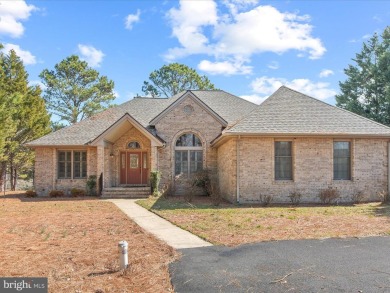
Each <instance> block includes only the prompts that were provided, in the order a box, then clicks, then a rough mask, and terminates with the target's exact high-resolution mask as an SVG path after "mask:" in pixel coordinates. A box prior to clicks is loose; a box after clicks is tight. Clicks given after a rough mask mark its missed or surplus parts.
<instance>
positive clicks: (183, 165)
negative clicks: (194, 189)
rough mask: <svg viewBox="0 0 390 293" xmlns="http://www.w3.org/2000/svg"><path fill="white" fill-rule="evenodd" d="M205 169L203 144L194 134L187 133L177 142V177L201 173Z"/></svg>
mask: <svg viewBox="0 0 390 293" xmlns="http://www.w3.org/2000/svg"><path fill="white" fill-rule="evenodd" d="M202 169H203V148H202V142H201V140H200V139H199V137H197V136H196V135H195V134H193V133H185V134H183V135H181V136H180V137H179V138H178V139H177V140H176V145H175V175H179V174H185V175H190V174H191V173H196V172H199V171H201V170H202Z"/></svg>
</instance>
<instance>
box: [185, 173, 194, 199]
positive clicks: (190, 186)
mask: <svg viewBox="0 0 390 293" xmlns="http://www.w3.org/2000/svg"><path fill="white" fill-rule="evenodd" d="M184 183H185V187H186V192H185V193H184V199H185V201H186V202H192V199H193V198H194V195H195V188H196V185H194V178H193V176H190V177H189V178H187V179H185V181H184Z"/></svg>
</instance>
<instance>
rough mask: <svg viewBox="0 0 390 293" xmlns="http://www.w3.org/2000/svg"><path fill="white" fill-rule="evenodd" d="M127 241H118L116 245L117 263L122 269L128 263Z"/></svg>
mask: <svg viewBox="0 0 390 293" xmlns="http://www.w3.org/2000/svg"><path fill="white" fill-rule="evenodd" d="M128 246H129V245H128V243H127V242H126V241H124V240H122V241H119V244H118V247H119V265H120V268H121V270H124V269H126V268H127V266H128V264H129V257H128V254H127V248H128Z"/></svg>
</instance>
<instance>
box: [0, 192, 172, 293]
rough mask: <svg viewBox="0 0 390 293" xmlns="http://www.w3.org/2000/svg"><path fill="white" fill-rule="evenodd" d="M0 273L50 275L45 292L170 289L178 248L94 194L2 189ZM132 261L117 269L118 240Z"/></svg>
mask: <svg viewBox="0 0 390 293" xmlns="http://www.w3.org/2000/svg"><path fill="white" fill-rule="evenodd" d="M0 223H1V225H0V238H1V240H0V276H15V277H17V276H21V277H22V276H35V277H48V282H49V292H56V293H57V292H67V293H69V292H80V293H81V292H96V293H103V292H172V291H173V289H172V285H171V282H170V277H169V272H168V264H169V263H170V262H172V261H173V260H175V259H176V258H177V257H178V254H177V253H176V252H175V251H174V250H173V249H172V248H171V247H170V246H168V245H166V244H165V243H164V242H162V241H160V240H158V239H156V238H155V237H153V236H152V235H151V234H149V233H146V232H145V231H144V230H142V229H141V228H140V227H139V226H137V225H136V224H135V223H134V222H132V221H131V220H130V219H128V218H127V217H126V216H125V215H124V214H123V213H122V212H121V211H120V210H119V209H118V208H117V207H116V206H115V205H114V204H112V203H109V202H102V201H99V200H97V199H96V198H76V199H73V198H71V199H70V198H67V199H66V198H64V199H49V198H44V199H42V198H38V199H37V198H33V199H28V198H24V196H23V195H22V194H20V193H19V194H18V193H15V192H13V193H8V194H6V196H3V194H1V195H0ZM121 240H126V241H127V242H128V243H129V264H130V267H129V268H128V269H126V270H124V271H121V270H119V263H118V242H119V241H121Z"/></svg>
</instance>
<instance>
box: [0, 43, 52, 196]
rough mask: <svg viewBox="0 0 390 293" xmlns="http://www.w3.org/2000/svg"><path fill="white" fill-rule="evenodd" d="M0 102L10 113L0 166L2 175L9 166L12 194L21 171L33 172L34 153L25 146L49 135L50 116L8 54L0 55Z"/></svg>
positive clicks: (14, 58) (37, 90)
mask: <svg viewBox="0 0 390 293" xmlns="http://www.w3.org/2000/svg"><path fill="white" fill-rule="evenodd" d="M0 94H1V95H0V99H1V102H2V105H1V106H0V107H4V108H5V109H7V110H8V111H9V113H6V114H5V115H4V117H5V119H7V121H8V122H10V124H9V126H10V127H8V124H5V125H6V126H7V130H6V131H4V132H3V133H1V135H2V138H1V141H3V143H4V148H3V150H2V156H1V162H0V166H1V168H2V169H3V170H2V172H3V173H4V169H5V167H6V166H7V165H8V172H9V174H10V180H11V189H12V190H15V187H16V180H17V177H18V174H19V172H20V171H27V169H31V168H32V165H33V164H32V163H33V160H34V154H33V152H32V151H31V150H30V149H29V148H26V147H25V146H24V144H25V143H26V142H29V141H31V140H33V139H36V138H38V137H40V136H42V135H44V134H46V133H48V132H49V131H50V127H49V126H50V116H49V114H48V113H47V111H46V107H45V102H44V100H43V99H42V98H41V89H40V88H39V87H38V86H29V85H28V74H27V72H26V70H25V68H24V65H23V62H22V60H21V59H20V58H19V57H18V56H17V55H16V53H15V51H13V50H11V51H10V53H9V54H8V55H4V54H1V55H0Z"/></svg>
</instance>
